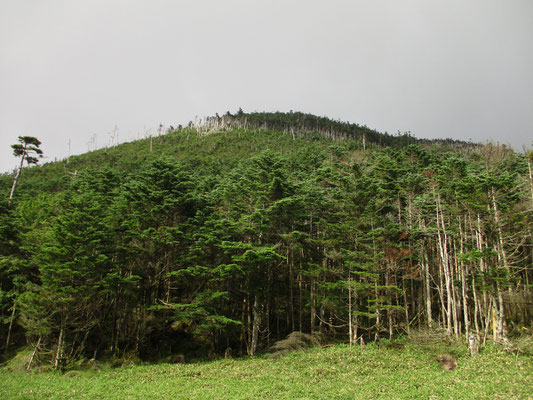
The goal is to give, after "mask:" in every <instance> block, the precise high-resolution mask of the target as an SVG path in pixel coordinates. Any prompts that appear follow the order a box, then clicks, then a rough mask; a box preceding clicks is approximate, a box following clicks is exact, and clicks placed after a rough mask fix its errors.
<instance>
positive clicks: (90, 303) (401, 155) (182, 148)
mask: <svg viewBox="0 0 533 400" xmlns="http://www.w3.org/2000/svg"><path fill="white" fill-rule="evenodd" d="M380 138H381V139H380ZM380 143H381V145H380ZM532 161H533V154H531V153H530V155H529V156H526V155H522V154H517V153H515V152H513V151H512V150H509V149H507V148H505V147H504V146H495V145H485V146H481V145H470V144H457V143H456V144H453V143H448V142H441V143H429V142H419V141H417V140H416V139H415V138H413V137H411V136H409V135H403V136H402V135H400V136H399V137H396V136H388V135H381V134H379V133H377V132H374V131H371V130H370V129H368V128H365V127H359V126H357V125H353V124H345V123H341V122H332V121H327V120H325V119H323V118H320V117H314V116H309V115H304V114H300V113H289V114H278V113H275V114H244V113H241V112H239V113H237V114H236V115H225V116H223V117H218V116H215V117H213V118H210V119H207V120H204V121H196V122H195V123H191V124H189V126H188V127H178V128H177V129H171V130H170V131H169V132H168V133H166V134H162V135H160V136H156V137H153V138H147V139H145V140H139V141H135V142H131V143H125V144H122V145H120V146H115V147H111V148H106V149H100V150H97V151H93V152H90V153H86V154H83V155H80V156H73V157H70V158H69V159H68V160H63V161H60V162H55V163H49V164H46V165H44V166H42V167H31V168H25V169H24V170H23V171H22V174H21V175H20V179H19V182H18V185H17V187H16V192H15V194H14V197H13V199H12V201H11V204H10V205H8V201H7V197H8V194H9V192H10V188H11V184H12V182H13V176H8V175H4V176H2V177H1V180H0V184H1V189H2V190H3V191H4V193H5V198H4V200H2V202H1V203H0V284H1V292H0V343H2V344H3V346H4V347H5V346H6V345H7V347H8V350H9V349H14V348H17V347H18V346H23V345H25V344H29V345H30V346H31V348H32V349H33V350H34V351H35V353H34V355H35V357H34V358H32V360H35V361H32V362H34V363H51V364H52V365H54V366H56V367H60V366H61V365H63V364H65V363H70V362H73V361H75V360H77V359H80V358H84V357H86V358H92V357H96V358H106V357H124V356H131V357H139V358H141V359H160V358H162V357H166V356H170V355H171V354H185V355H186V357H187V358H189V357H202V356H206V355H207V354H208V353H212V354H223V353H224V351H225V350H226V349H227V348H232V349H233V354H234V355H235V354H237V355H238V354H249V355H253V354H255V353H256V352H258V351H263V350H265V349H267V348H268V347H269V345H271V344H272V342H273V341H274V340H276V339H278V338H283V337H285V336H286V335H287V334H288V333H290V332H293V331H303V332H307V333H320V335H321V336H322V337H324V338H326V339H328V340H351V341H352V342H354V341H355V340H360V339H361V338H362V339H364V340H365V341H368V340H376V339H378V338H379V337H383V336H386V337H393V336H395V335H403V334H406V333H407V334H408V333H409V332H410V331H411V330H412V329H415V328H419V327H422V328H423V327H430V328H431V329H435V328H440V329H443V330H444V332H446V334H447V335H449V336H457V337H460V336H463V335H468V334H469V333H471V332H474V333H477V334H478V335H479V337H481V338H482V339H491V340H492V339H493V340H495V341H497V342H502V341H505V340H506V339H507V337H509V336H512V335H516V334H519V333H523V332H526V331H528V330H529V331H531V321H532V314H531V307H530V304H531V302H532V294H531V282H532V278H533V276H532V275H533V274H532V267H531V266H532V265H533V249H532V231H533V229H532V228H533V222H532V206H533V203H532V202H533V177H532V175H531V163H532ZM8 353H9V351H8Z"/></svg>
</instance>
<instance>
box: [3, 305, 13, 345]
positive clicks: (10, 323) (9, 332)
mask: <svg viewBox="0 0 533 400" xmlns="http://www.w3.org/2000/svg"><path fill="white" fill-rule="evenodd" d="M15 308H16V304H15V303H13V309H12V310H11V317H10V318H9V326H8V327H7V338H6V348H5V349H4V353H7V349H8V347H9V339H10V338H11V328H12V326H13V320H14V319H15Z"/></svg>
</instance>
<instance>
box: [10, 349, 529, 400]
mask: <svg viewBox="0 0 533 400" xmlns="http://www.w3.org/2000/svg"><path fill="white" fill-rule="evenodd" d="M442 351H447V352H448V353H450V354H452V355H454V356H455V357H456V359H457V368H456V369H455V370H453V371H448V370H445V369H443V368H442V367H441V366H440V365H439V363H438V362H437V361H436V359H437V357H438V355H439V352H442ZM0 382H1V384H0V398H1V399H49V400H52V399H531V398H533V362H532V357H531V356H530V355H524V354H518V355H517V354H516V353H509V352H504V351H502V350H499V349H497V348H491V347H488V348H485V349H484V350H483V351H482V353H481V354H479V355H477V356H474V357H471V356H470V355H469V354H468V353H467V350H466V346H455V347H448V348H445V347H443V346H440V347H439V346H419V345H415V344H412V343H410V344H409V343H408V344H406V345H405V347H403V348H394V347H386V346H381V347H377V346H376V345H373V344H372V345H367V346H366V347H365V348H364V349H362V348H360V347H354V348H353V349H351V350H350V349H349V347H348V346H347V345H334V346H331V347H327V348H314V349H309V350H307V351H305V352H295V353H291V354H288V355H286V356H283V357H280V358H277V359H272V358H269V357H268V355H264V356H258V357H254V358H246V357H245V358H237V359H220V360H215V361H210V362H198V363H189V364H155V365H132V366H123V367H120V368H110V367H106V366H105V365H104V364H101V365H97V366H93V367H92V368H84V369H80V370H69V371H66V372H41V373H24V372H20V371H19V372H17V371H16V370H14V368H10V367H9V364H8V365H7V366H4V367H3V368H1V369H0Z"/></svg>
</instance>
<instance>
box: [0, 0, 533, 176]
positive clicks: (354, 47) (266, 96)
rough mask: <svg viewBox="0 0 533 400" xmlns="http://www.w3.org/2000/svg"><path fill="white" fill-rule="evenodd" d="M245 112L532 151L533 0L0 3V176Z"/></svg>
mask: <svg viewBox="0 0 533 400" xmlns="http://www.w3.org/2000/svg"><path fill="white" fill-rule="evenodd" d="M239 107H242V108H243V110H244V111H289V110H295V111H303V112H309V113H314V114H318V115H325V116H328V117H331V118H334V119H341V120H345V121H350V122H356V123H359V124H362V125H367V126H369V127H371V128H374V129H377V130H380V131H387V132H389V133H396V132H397V131H402V132H404V131H411V132H412V133H413V134H414V135H415V136H417V137H427V138H445V137H452V138H458V139H465V140H468V139H470V138H471V139H472V140H474V141H483V142H484V141H487V140H494V141H499V142H503V143H509V144H512V145H513V146H515V148H517V149H520V147H521V145H522V144H526V145H528V146H531V145H532V140H533V1H531V0H467V1H465V0H446V1H432V0H372V1H371V0H344V1H343V0H328V1H325V0H322V1H314V0H271V1H261V0H256V1H252V0H190V1H186V0H173V1H171V0H168V1H165V0H145V1H141V0H122V1H121V0H85V1H81V0H63V1H61V0H47V1H42V0H13V1H9V0H0V136H1V138H2V143H1V146H0V171H7V170H11V169H12V168H13V167H14V166H15V165H16V163H17V161H16V159H15V158H14V157H13V156H12V155H11V152H12V151H11V148H10V145H11V144H13V143H15V142H16V141H17V136H19V135H31V136H36V137H38V138H39V139H40V140H41V141H42V142H43V144H42V146H41V147H42V149H43V150H44V152H45V155H46V157H47V159H46V160H45V161H53V160H54V159H55V158H58V159H61V158H63V157H65V156H67V154H68V152H69V141H70V147H71V150H70V151H71V154H77V153H82V152H85V151H87V149H88V147H89V146H92V143H91V142H92V141H93V138H96V143H95V144H96V146H98V147H103V146H104V145H106V144H108V143H109V142H110V140H111V133H112V132H113V130H114V129H115V126H116V127H117V128H118V139H119V141H121V142H123V141H126V140H132V139H135V138H140V137H144V136H146V135H148V134H150V133H154V132H155V131H156V130H157V127H158V126H159V124H160V123H162V124H163V125H165V126H169V125H174V126H176V125H177V124H180V123H181V124H186V123H187V122H188V121H190V120H194V119H195V116H198V117H202V116H207V115H214V114H215V113H216V112H218V113H224V112H226V111H228V110H229V111H231V112H234V111H237V110H238V108H239ZM95 135H96V136H95Z"/></svg>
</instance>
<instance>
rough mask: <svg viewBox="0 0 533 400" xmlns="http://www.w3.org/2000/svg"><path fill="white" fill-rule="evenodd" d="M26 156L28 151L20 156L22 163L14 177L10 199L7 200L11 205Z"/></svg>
mask: <svg viewBox="0 0 533 400" xmlns="http://www.w3.org/2000/svg"><path fill="white" fill-rule="evenodd" d="M25 157H26V152H23V153H22V157H21V158H20V165H19V167H18V169H17V174H16V175H15V179H13V185H12V186H11V192H9V200H8V202H7V205H8V206H10V205H11V201H12V200H13V196H14V195H15V188H16V186H17V182H18V180H19V177H20V174H21V173H22V166H23V165H24V158H25Z"/></svg>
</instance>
